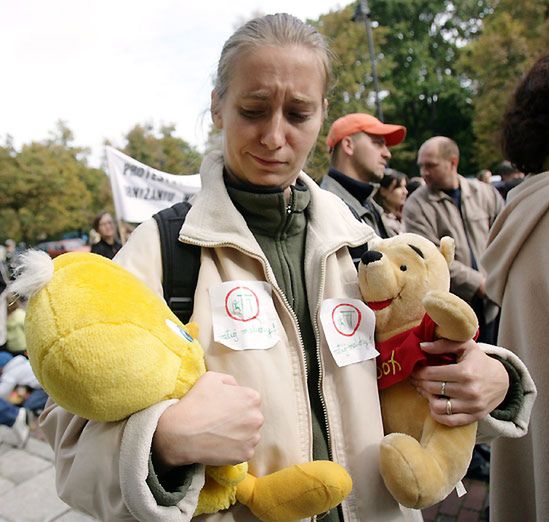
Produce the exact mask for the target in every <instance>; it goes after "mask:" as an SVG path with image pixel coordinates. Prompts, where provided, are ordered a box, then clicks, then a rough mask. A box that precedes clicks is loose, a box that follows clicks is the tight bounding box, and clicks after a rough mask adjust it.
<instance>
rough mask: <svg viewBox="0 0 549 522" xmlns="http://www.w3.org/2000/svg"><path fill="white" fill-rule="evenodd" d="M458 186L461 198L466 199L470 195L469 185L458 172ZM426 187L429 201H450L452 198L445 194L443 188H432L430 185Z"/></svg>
mask: <svg viewBox="0 0 549 522" xmlns="http://www.w3.org/2000/svg"><path fill="white" fill-rule="evenodd" d="M458 181H459V188H460V190H461V199H467V198H468V197H469V196H470V195H471V186H470V184H469V183H468V181H469V180H467V179H466V178H464V177H463V176H462V175H461V174H458ZM426 188H427V197H428V199H430V200H431V201H441V200H443V199H447V200H448V201H452V198H451V197H450V196H449V195H448V194H446V193H445V192H444V191H443V190H438V189H432V188H431V187H426Z"/></svg>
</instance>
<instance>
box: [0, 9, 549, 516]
mask: <svg viewBox="0 0 549 522" xmlns="http://www.w3.org/2000/svg"><path fill="white" fill-rule="evenodd" d="M331 81H332V70H331V54H330V51H329V49H328V47H327V45H326V42H325V41H324V39H323V38H322V37H321V35H320V34H319V33H318V32H317V31H316V30H315V29H313V28H312V27H310V26H309V25H307V24H305V23H303V22H301V21H300V20H298V19H297V18H295V17H293V16H290V15H286V14H278V15H267V16H263V17H259V18H256V19H254V20H251V21H249V22H247V23H246V24H244V25H243V26H242V27H241V28H239V29H238V30H237V31H236V32H235V33H234V34H233V35H232V36H231V37H230V38H229V39H228V40H227V42H226V43H225V45H224V47H223V49H222V52H221V57H220V60H219V64H218V69H217V76H216V83H215V86H214V89H213V91H212V98H211V99H212V104H211V115H212V120H213V122H214V125H215V127H216V128H217V130H218V131H219V132H220V134H221V136H222V150H219V151H213V152H211V153H209V154H208V155H207V156H206V157H205V159H204V161H203V164H202V167H201V170H200V175H201V179H202V190H201V191H200V192H199V193H198V194H197V196H196V197H195V198H194V200H193V204H192V207H191V209H190V210H189V212H188V214H187V215H186V218H185V221H184V223H183V226H182V228H181V230H180V232H179V234H178V237H173V238H171V241H173V243H174V244H175V243H176V242H177V241H182V242H185V243H190V244H193V245H197V246H199V247H201V254H200V268H199V276H198V279H197V282H196V288H195V292H194V309H193V315H192V320H193V321H195V322H197V323H198V324H199V325H200V337H199V340H200V343H201V345H202V347H203V349H204V351H205V357H206V364H207V367H208V370H209V371H208V372H207V373H206V374H205V375H204V376H203V377H201V378H200V379H199V380H198V382H197V383H196V384H195V385H194V387H193V388H192V389H191V391H190V392H189V393H188V394H187V395H185V396H184V397H183V398H182V399H180V400H179V401H175V402H173V401H164V402H161V403H159V404H156V405H154V406H152V407H150V408H148V409H146V410H144V411H142V412H139V413H138V414H135V415H132V417H131V418H130V419H128V420H124V421H120V422H113V423H105V424H102V423H96V422H91V421H87V420H86V419H82V418H78V417H76V416H74V415H72V414H71V413H69V412H67V411H65V410H64V409H62V408H61V407H59V406H58V405H56V404H55V403H53V402H49V403H48V404H47V405H46V407H45V409H44V404H43V402H42V403H40V404H39V405H38V406H37V405H36V404H37V403H36V402H35V401H36V400H37V399H38V396H39V397H40V400H41V401H44V400H45V393H44V392H43V390H41V388H40V385H39V383H38V382H37V381H36V379H35V378H34V380H32V378H31V376H30V374H28V370H29V369H30V365H28V360H27V359H26V357H25V350H26V347H25V345H24V334H22V333H21V332H22V330H21V324H22V323H23V322H24V307H17V306H14V307H13V309H12V310H10V315H9V319H8V320H7V321H6V322H5V326H6V327H7V328H5V329H7V336H6V334H5V332H4V331H3V330H2V329H0V336H2V337H0V344H3V346H2V349H3V351H2V352H0V361H2V358H1V357H2V356H5V359H4V361H5V362H4V373H3V375H2V379H3V380H0V389H1V390H2V391H3V392H4V390H7V389H8V388H10V386H11V385H12V384H10V383H13V387H12V388H11V389H10V390H9V393H11V392H12V391H13V389H14V388H15V387H16V386H18V385H19V384H22V385H24V386H26V387H27V388H28V389H29V390H31V393H30V395H29V396H28V397H26V398H25V399H24V400H23V402H22V403H20V404H19V405H14V404H11V403H8V402H7V401H6V397H4V396H3V395H2V394H0V397H2V398H0V401H2V402H0V423H2V424H7V425H8V426H12V427H13V429H14V430H15V432H16V433H17V435H18V438H19V440H20V443H21V444H23V443H24V440H25V438H26V436H27V432H26V431H25V429H24V426H26V425H27V413H26V412H28V411H34V412H40V411H41V410H42V409H44V411H43V413H42V416H41V427H42V429H43V431H44V433H45V435H46V437H47V438H48V440H49V442H50V444H51V445H52V447H53V448H54V449H55V452H56V459H55V461H56V468H57V486H58V492H59V495H60V496H61V498H62V499H63V500H65V502H67V503H68V504H69V505H71V506H74V507H76V508H77V509H80V510H82V511H84V512H86V513H88V514H90V515H92V516H95V517H97V518H98V519H101V520H130V519H131V520H134V519H137V520H173V521H187V520H189V519H190V518H191V516H192V513H193V511H194V507H195V506H196V503H197V496H198V493H199V488H197V487H196V483H197V482H198V483H200V482H201V481H203V480H204V478H203V475H204V467H203V466H204V465H225V464H234V463H238V462H242V461H245V460H247V461H249V464H250V469H251V471H252V473H258V474H265V473H270V472H274V471H276V470H277V469H279V468H281V467H283V466H286V465H288V464H293V463H298V462H304V461H308V460H310V459H311V458H313V459H317V460H319V459H325V460H335V461H337V462H339V463H341V464H343V465H344V466H345V467H346V469H347V470H348V471H349V473H350V475H351V476H352V479H353V491H352V493H351V494H350V496H349V497H348V499H346V500H345V501H344V502H343V503H342V504H341V505H340V506H338V507H337V508H334V509H332V510H330V511H329V512H327V513H325V514H323V515H322V517H323V518H322V520H324V521H327V522H330V521H332V522H335V521H338V522H340V521H351V520H352V521H357V522H363V521H365V520H372V521H382V520H383V521H397V520H410V519H411V518H410V517H412V515H411V514H410V513H409V511H408V510H406V509H404V508H402V507H401V506H399V505H398V504H397V503H396V502H395V501H394V500H393V499H392V498H391V497H390V495H389V493H388V492H387V490H386V489H385V487H384V485H383V482H382V481H381V478H380V475H379V472H378V470H377V463H378V449H377V448H378V445H379V442H380V440H381V437H382V436H383V426H382V422H381V415H380V404H379V398H378V391H377V379H376V369H375V361H374V360H372V359H369V358H359V361H358V362H356V363H354V364H349V365H346V366H342V367H339V366H338V365H337V364H336V363H335V361H334V358H333V356H332V349H333V347H332V346H331V342H330V340H328V339H327V338H326V336H325V335H324V333H323V332H324V324H323V322H322V321H323V319H322V318H321V317H320V308H321V305H322V304H323V303H329V302H332V301H333V300H335V299H342V298H344V299H347V300H349V301H352V300H353V299H359V298H360V293H359V289H358V282H357V277H356V264H357V262H358V261H359V259H360V256H361V254H362V252H364V250H365V249H366V248H367V247H366V244H367V242H368V241H371V240H372V239H375V238H377V237H381V238H388V237H393V236H395V235H398V234H401V233H403V232H414V233H416V234H419V235H421V236H424V237H426V238H428V239H430V240H431V241H433V242H434V243H436V244H438V243H439V242H440V240H441V239H442V237H444V236H451V237H453V239H454V241H455V260H454V262H453V264H452V265H451V290H452V292H454V293H455V294H456V295H458V296H460V297H461V298H462V299H464V300H465V301H466V302H468V303H469V304H470V305H471V307H472V308H473V310H474V311H475V313H476V315H477V317H478V319H479V325H480V336H479V339H478V343H477V342H475V341H472V340H471V341H467V342H466V343H456V342H450V341H447V340H445V339H440V340H438V341H436V342H435V343H434V344H433V345H431V346H430V347H429V349H430V350H434V351H436V353H451V354H454V355H455V356H456V363H455V373H454V375H455V377H454V380H453V381H452V382H447V381H445V380H444V379H443V378H442V377H441V375H442V374H441V373H440V372H441V369H440V367H438V368H437V367H423V368H418V369H416V371H415V373H414V382H415V383H416V386H417V388H418V390H419V391H420V393H421V394H422V395H423V396H424V397H426V399H427V400H428V402H429V407H430V409H431V412H432V413H433V415H436V416H437V419H441V420H440V422H442V423H444V424H447V425H448V426H457V425H463V424H467V423H470V422H472V421H479V433H480V434H481V435H482V436H483V437H484V440H489V439H493V438H495V437H500V436H507V437H512V438H499V439H497V441H496V442H494V446H493V447H494V451H493V453H492V457H493V462H492V478H491V480H492V481H493V484H494V486H493V487H492V488H491V490H490V493H491V504H490V515H491V519H492V520H495V521H498V522H499V521H507V520H508V521H512V520H513V521H514V520H519V519H524V520H543V517H544V516H546V512H547V508H549V505H548V504H549V493H548V492H549V458H548V457H549V454H548V453H549V445H548V444H547V442H546V440H547V432H548V428H549V427H548V426H547V413H546V412H544V411H543V406H544V404H545V403H546V401H547V394H548V393H549V389H547V385H546V384H545V383H544V377H545V376H546V375H545V374H546V371H547V365H546V363H545V361H546V360H547V359H546V358H545V357H543V348H544V346H543V343H544V340H545V339H546V338H547V334H548V331H547V327H546V326H545V324H546V322H545V321H544V319H545V318H544V315H546V310H547V309H548V308H549V283H547V281H548V278H547V275H546V274H545V273H544V272H543V266H545V265H544V263H543V261H545V260H547V258H548V257H549V249H548V248H547V246H546V245H547V244H546V243H544V239H545V235H547V231H548V230H549V228H548V226H549V223H547V219H549V218H548V212H547V211H548V204H549V194H548V189H549V172H547V171H548V170H549V164H548V163H549V123H548V122H549V114H548V109H547V103H546V100H547V99H548V98H547V94H548V91H549V55H547V56H545V57H543V58H542V59H541V60H539V61H538V62H537V63H536V64H535V65H534V67H533V68H532V70H531V71H530V72H529V73H528V74H527V76H526V77H525V78H524V79H523V80H522V82H521V84H520V86H519V88H518V90H517V92H516V93H515V95H514V98H513V100H512V101H511V105H510V107H509V109H508V112H507V114H506V117H505V119H504V123H503V136H504V139H503V143H504V145H503V151H504V154H505V157H506V159H507V163H505V164H502V165H501V166H500V168H499V169H497V172H498V175H499V176H500V180H501V181H500V183H499V184H496V185H494V184H492V183H490V182H489V181H490V175H491V174H490V173H483V174H482V175H479V176H478V179H475V178H467V177H465V176H462V175H461V174H460V173H459V146H458V144H457V143H455V142H454V141H453V140H452V139H451V138H450V137H446V136H433V137H431V138H429V139H428V140H426V141H425V142H424V143H423V144H422V145H421V147H420V148H419V150H418V151H417V164H418V167H419V170H420V177H419V178H417V177H415V178H409V177H408V176H406V175H405V174H404V173H401V172H398V171H395V170H392V169H390V168H389V161H390V159H391V155H392V153H393V152H392V151H391V150H390V149H391V148H392V147H394V146H396V145H398V144H399V143H401V142H403V141H404V140H405V139H406V132H407V130H406V128H405V127H404V126H403V125H399V124H388V123H384V122H382V121H380V120H379V119H377V118H375V117H374V116H372V115H370V114H365V113H355V114H348V115H341V117H340V118H338V119H336V120H335V121H334V123H333V124H332V126H331V128H330V130H329V133H328V136H327V146H328V148H329V150H330V168H329V171H328V172H327V173H326V176H325V177H324V179H323V180H322V182H321V183H320V187H319V186H318V185H317V183H316V182H315V181H314V180H312V179H311V178H310V177H308V176H307V175H306V174H305V173H304V172H303V169H304V167H305V164H306V160H307V157H308V155H309V153H310V151H311V149H312V147H313V146H314V144H315V142H316V139H317V136H318V133H319V131H320V129H321V126H322V124H323V122H324V118H325V115H326V110H327V102H326V97H327V92H328V89H329V86H330V82H331ZM540 115H542V116H543V117H542V116H540ZM511 171H512V172H511ZM523 173H526V174H528V175H527V176H524V174H523ZM519 183H520V184H519ZM504 198H506V200H505V199H504ZM506 201H507V203H506ZM93 228H94V230H95V231H96V232H97V233H98V235H99V241H98V242H97V243H96V244H95V245H94V246H93V247H92V252H94V253H98V254H100V255H104V256H106V257H109V258H113V257H114V259H115V262H117V263H119V264H121V265H122V266H124V267H125V268H127V269H128V270H130V271H131V272H133V273H134V274H135V275H137V276H138V277H139V278H141V279H142V280H143V281H145V282H146V283H147V284H148V285H149V286H150V287H151V288H152V289H153V290H154V291H156V292H157V293H158V295H160V296H162V295H163V288H162V285H163V277H162V276H163V274H162V259H161V247H160V240H159V232H158V227H157V224H156V221H155V220H153V219H151V220H148V221H145V222H144V223H142V224H141V225H140V226H138V227H137V228H136V230H135V231H134V232H133V233H132V234H131V236H130V237H129V239H128V241H127V242H125V245H124V246H123V247H122V245H121V244H120V242H119V241H118V239H117V237H116V227H115V223H114V220H113V218H112V216H111V215H110V214H109V213H106V212H104V213H101V214H100V215H98V216H97V218H96V220H95V222H94V224H93ZM349 254H350V255H349ZM181 268H182V269H184V268H185V267H181ZM230 281H240V282H241V281H246V285H247V287H249V288H251V289H252V290H253V291H255V292H257V294H258V295H260V296H261V303H262V306H264V307H265V309H268V310H269V313H271V312H272V316H273V317H275V322H274V323H273V324H274V327H275V330H276V333H277V335H276V340H275V341H274V342H273V343H271V344H269V346H271V347H270V348H269V349H262V350H256V349H253V347H249V346H241V347H237V348H236V349H235V347H234V346H232V345H229V344H227V343H224V342H223V340H222V339H220V338H218V337H217V336H216V335H215V333H214V332H215V326H216V324H218V322H219V321H221V320H227V318H225V317H223V318H221V317H220V315H219V314H220V312H219V311H218V307H216V303H215V302H213V300H214V297H213V296H214V295H217V294H216V293H213V289H217V290H218V294H219V295H222V294H223V292H225V291H226V290H225V288H226V287H225V286H223V284H224V283H226V282H230ZM265 285H267V287H268V291H266V290H265ZM4 294H5V293H3V294H2V295H3V296H4ZM3 299H4V305H6V304H7V301H5V296H4V298H3ZM500 308H501V317H500V315H499V310H500ZM498 326H499V337H498ZM1 327H2V323H0V328H1ZM6 339H7V341H6ZM6 342H7V344H6ZM498 345H499V346H498ZM250 348H251V349H250ZM426 349H427V348H426ZM513 352H514V354H513ZM515 354H518V356H519V357H520V359H519V358H517V357H516V355H515ZM521 361H522V362H521ZM523 362H524V363H526V366H524V365H523ZM23 367H24V368H25V371H26V372H27V377H26V379H27V380H25V381H24V382H18V381H17V379H19V380H21V379H22V378H20V377H18V378H13V377H12V375H13V370H14V369H15V368H19V369H21V374H22V373H23V371H22V368H23ZM527 368H528V369H527ZM30 371H31V373H32V370H30ZM530 374H532V376H533V378H534V381H535V382H536V384H537V386H538V389H539V399H538V405H537V409H534V410H533V413H532V414H531V411H532V408H533V402H534V397H535V394H536V392H535V388H533V386H532V384H531V379H530ZM8 381H9V382H8ZM3 386H4V388H3ZM4 395H5V392H4ZM450 401H451V402H450ZM448 403H451V404H452V407H451V408H450V409H448V406H447V404H448ZM22 412H23V413H22ZM530 416H531V420H530ZM529 422H530V426H531V428H530V432H529V434H528V435H527V436H524V435H525V434H526V432H527V430H528V423H529ZM27 431H28V430H27ZM520 436H522V438H521V439H520V438H517V437H520ZM518 490H520V494H517V491H518ZM90 491H93V492H94V493H93V494H90ZM513 492H514V493H513ZM415 516H416V519H417V514H416V515H415ZM201 520H211V521H214V520H226V521H230V520H234V521H236V520H238V521H245V520H255V519H254V518H253V516H252V515H251V513H249V512H246V508H244V507H243V506H239V505H235V506H233V507H231V508H230V509H229V510H228V511H226V512H223V513H218V514H216V515H206V516H203V517H201Z"/></svg>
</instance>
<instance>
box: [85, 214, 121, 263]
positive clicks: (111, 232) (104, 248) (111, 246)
mask: <svg viewBox="0 0 549 522" xmlns="http://www.w3.org/2000/svg"><path fill="white" fill-rule="evenodd" d="M93 229H94V230H95V231H96V232H97V233H98V234H99V237H100V238H101V239H100V240H99V241H98V242H97V243H95V244H94V245H92V247H91V251H92V253H93V254H99V255H100V256H103V257H108V258H109V259H112V258H113V257H114V256H115V255H116V253H117V252H118V251H119V250H120V249H121V248H122V245H121V244H120V242H119V241H118V239H117V238H116V226H115V224H114V219H113V218H112V216H111V215H110V214H109V213H108V212H101V213H100V214H98V215H97V216H96V217H95V219H94V220H93Z"/></svg>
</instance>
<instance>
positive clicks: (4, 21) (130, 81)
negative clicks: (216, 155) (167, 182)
mask: <svg viewBox="0 0 549 522" xmlns="http://www.w3.org/2000/svg"><path fill="white" fill-rule="evenodd" d="M349 3H351V2H350V1H349V0H340V1H338V0H206V1H200V0H198V1H196V0H154V1H151V0H148V1H142V0H93V1H89V2H83V1H78V0H76V1H75V0H49V1H47V2H44V1H43V0H0V57H1V60H0V71H1V73H0V77H1V80H0V143H3V141H4V137H5V136H6V135H7V134H10V135H11V136H12V137H13V139H14V141H15V145H16V146H17V147H19V146H20V145H21V144H22V143H28V142H30V141H32V140H43V139H45V138H47V137H48V136H49V132H50V131H52V130H53V129H54V127H55V122H56V121H57V120H59V119H62V120H64V121H66V122H67V124H68V126H69V128H70V129H71V130H72V131H73V132H74V134H75V138H76V139H75V143H76V144H77V145H82V146H88V147H92V149H93V159H92V162H93V163H95V164H97V159H98V158H99V157H100V153H101V144H102V142H103V140H104V139H105V138H108V139H109V140H111V141H112V142H113V144H114V145H115V146H116V145H122V143H123V136H124V135H125V134H126V133H127V131H128V130H129V129H130V128H131V127H132V126H133V125H134V124H136V123H144V122H152V123H153V124H155V127H156V128H157V127H158V124H160V123H174V124H175V125H176V134H177V135H178V136H181V137H182V138H183V139H185V140H186V141H187V142H189V143H191V144H192V145H194V146H197V147H199V149H200V150H202V148H203V145H204V142H205V140H206V136H207V132H208V128H209V123H210V118H209V114H208V112H207V111H208V107H209V96H210V91H211V87H212V76H213V73H214V71H215V67H216V62H217V59H218V58H219V53H220V51H221V48H222V45H223V42H224V41H225V40H226V39H227V38H228V37H229V36H230V35H231V34H232V32H233V31H234V29H235V27H236V25H237V23H238V22H239V21H241V20H243V19H247V18H249V17H250V15H251V14H252V13H254V12H258V11H260V12H263V13H275V12H289V13H291V14H294V15H295V16H298V17H299V18H302V19H306V18H317V17H318V16H319V15H321V14H324V13H327V12H329V11H330V10H334V9H339V8H340V7H342V6H345V5H347V4H349Z"/></svg>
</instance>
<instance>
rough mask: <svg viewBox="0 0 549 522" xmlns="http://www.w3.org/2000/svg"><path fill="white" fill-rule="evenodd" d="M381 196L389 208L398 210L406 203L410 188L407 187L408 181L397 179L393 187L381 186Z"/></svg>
mask: <svg viewBox="0 0 549 522" xmlns="http://www.w3.org/2000/svg"><path fill="white" fill-rule="evenodd" d="M379 190H380V193H381V197H382V198H383V199H384V201H385V202H386V205H387V208H389V209H390V210H393V211H398V210H400V209H401V208H402V206H403V205H404V202H405V201H406V196H407V195H408V190H407V189H406V181H405V180H401V181H397V182H396V184H395V185H393V186H392V187H388V188H385V187H380V189H379Z"/></svg>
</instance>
